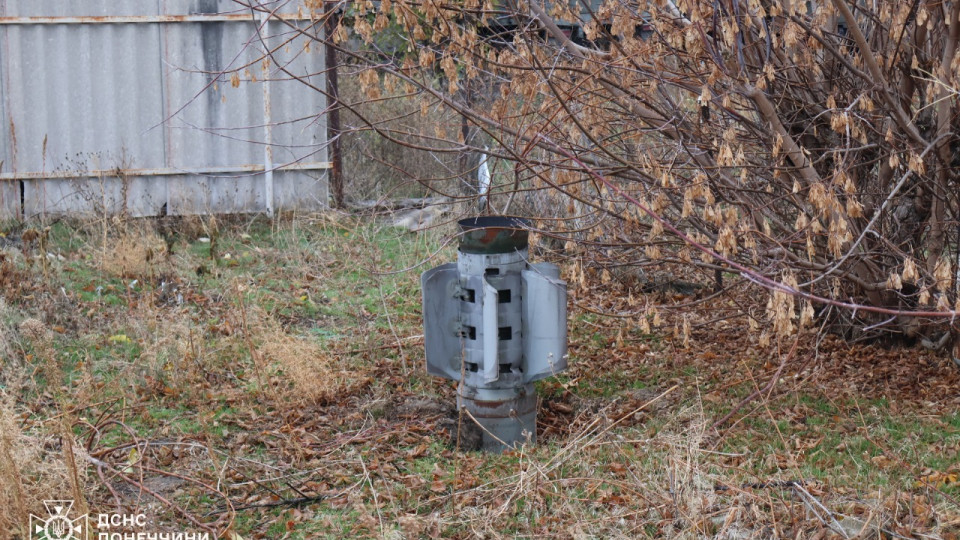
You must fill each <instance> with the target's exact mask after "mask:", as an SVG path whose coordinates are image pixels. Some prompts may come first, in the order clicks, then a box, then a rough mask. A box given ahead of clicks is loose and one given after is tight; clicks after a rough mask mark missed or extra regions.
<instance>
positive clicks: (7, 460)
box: [0, 308, 86, 538]
mask: <svg viewBox="0 0 960 540" xmlns="http://www.w3.org/2000/svg"><path fill="white" fill-rule="evenodd" d="M4 309H5V308H4ZM7 316H8V314H7V313H2V312H0V318H2V319H3V320H4V321H7V320H8V318H7ZM3 337H4V338H5V339H10V338H11V337H12V336H10V335H9V334H7V333H6V331H5V335H4V336H3ZM19 339H21V340H22V341H23V342H24V343H26V344H28V345H29V347H31V349H32V351H33V356H32V363H33V364H34V365H33V368H34V369H35V370H36V371H37V372H39V373H42V374H43V376H44V377H45V378H47V380H48V381H59V380H60V379H61V378H62V371H61V369H60V366H59V365H57V363H56V355H55V353H54V349H53V338H52V335H51V331H50V330H49V329H48V328H47V327H46V325H44V324H43V323H42V322H40V321H39V320H37V319H33V318H28V319H25V320H24V321H23V322H21V323H20V325H19ZM4 368H5V369H4V372H5V377H4V383H5V384H4V385H3V386H2V387H0V538H5V537H6V536H4V535H6V534H13V531H18V530H21V528H22V527H25V526H26V524H27V523H29V514H31V513H34V514H37V515H44V512H45V509H44V506H43V501H44V500H50V499H62V498H72V499H74V501H75V502H76V505H77V506H76V508H77V509H79V510H81V513H82V512H85V511H86V510H85V509H86V502H85V497H84V491H85V488H86V486H85V484H86V472H85V471H86V468H85V466H84V464H85V456H84V455H83V450H82V445H78V444H77V443H76V442H75V441H74V440H73V434H72V433H71V432H70V428H69V420H68V418H67V417H68V416H69V415H68V414H66V413H65V412H64V410H63V407H57V408H58V409H59V410H60V414H59V415H57V416H56V417H52V418H50V419H49V420H48V422H52V423H53V426H52V429H46V428H48V427H50V426H43V425H30V426H28V427H23V426H24V425H25V424H24V422H23V415H22V414H21V413H20V411H19V409H18V403H17V400H16V397H15V396H17V395H20V394H21V393H22V392H23V391H24V390H25V388H27V386H28V385H30V384H32V381H31V380H30V377H29V374H28V373H27V369H25V367H24V366H19V365H16V364H12V363H11V362H5V366H4ZM50 388H51V390H52V391H53V392H54V393H55V394H56V395H60V391H59V390H58V388H59V385H58V384H53V385H50ZM21 534H23V531H21ZM25 536H26V535H24V537H25Z"/></svg>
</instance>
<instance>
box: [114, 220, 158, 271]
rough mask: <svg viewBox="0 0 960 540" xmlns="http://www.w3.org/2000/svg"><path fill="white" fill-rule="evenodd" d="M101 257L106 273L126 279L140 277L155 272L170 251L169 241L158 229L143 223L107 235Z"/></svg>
mask: <svg viewBox="0 0 960 540" xmlns="http://www.w3.org/2000/svg"><path fill="white" fill-rule="evenodd" d="M101 249H102V252H101V257H100V264H101V268H102V269H103V271H104V272H106V273H108V274H111V275H114V276H117V277H122V278H137V277H140V276H144V275H147V274H149V273H150V272H151V270H152V268H153V266H154V265H155V264H156V262H157V261H158V260H160V259H162V258H163V256H164V254H165V253H166V249H167V246H166V243H165V242H164V241H163V238H161V237H160V235H158V234H157V233H156V232H153V231H152V230H149V229H147V228H145V227H143V226H139V227H133V228H131V229H130V230H127V231H123V232H121V233H119V235H118V236H117V237H115V238H106V239H105V241H104V245H103V246H102V248H101Z"/></svg>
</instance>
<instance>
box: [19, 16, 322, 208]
mask: <svg viewBox="0 0 960 540" xmlns="http://www.w3.org/2000/svg"><path fill="white" fill-rule="evenodd" d="M276 5H281V4H276ZM300 6H301V2H299V1H291V2H283V3H282V9H280V10H278V12H279V13H285V14H286V16H288V17H294V18H296V17H297V15H298V14H301V13H302V11H305V10H302V9H301V7H300ZM252 16H253V15H252V14H251V13H250V11H249V10H244V9H243V8H242V6H241V5H239V4H237V3H235V2H233V1H232V0H84V1H83V2H68V1H42V2H37V1H34V0H0V17H6V18H8V19H7V21H5V22H4V21H0V89H2V91H3V96H2V97H0V115H2V116H0V119H2V121H3V124H4V126H3V129H0V161H2V162H4V163H3V165H2V166H0V218H4V217H16V216H18V215H20V213H21V209H20V208H19V204H20V182H22V184H23V198H24V208H23V209H22V211H23V215H25V216H27V217H31V216H33V215H36V214H43V213H63V212H66V213H84V212H96V213H100V212H103V211H108V212H111V211H112V212H116V211H120V210H124V211H126V212H128V213H130V214H131V215H152V214H157V213H161V212H167V213H172V214H178V213H197V212H254V211H264V210H266V209H268V207H269V206H270V205H268V204H267V199H266V193H267V191H266V186H265V181H266V178H267V177H268V176H272V178H273V184H274V188H273V189H274V196H273V201H274V204H273V206H275V207H276V208H277V209H292V208H303V209H318V208H322V207H325V206H326V204H327V186H326V171H325V169H326V168H327V167H328V166H329V165H328V164H327V163H326V159H327V157H326V135H325V134H326V122H325V117H321V118H319V119H318V118H317V117H316V116H317V115H322V114H323V112H324V110H325V107H326V100H325V98H324V96H323V95H322V93H319V92H317V91H315V90H313V89H310V88H308V87H307V86H305V85H303V84H301V83H300V82H298V81H292V80H282V79H288V77H287V75H285V74H283V73H281V71H280V70H279V69H277V66H276V65H275V64H271V65H270V71H269V78H270V83H269V84H267V85H265V84H264V78H265V77H264V72H263V71H262V64H261V62H260V61H259V59H260V57H261V55H262V51H263V49H262V46H263V45H262V44H261V42H260V40H259V39H258V38H257V35H256V29H257V25H259V24H260V23H262V21H254V20H252V19H251V17H252ZM26 17H42V18H44V19H43V20H42V21H40V20H35V19H24V18H26ZM64 17H68V18H70V17H72V19H62V18H64ZM86 17H104V18H106V19H109V20H103V19H87V18H86ZM118 17H129V20H128V19H118ZM60 21H64V22H60ZM291 24H304V25H306V24H309V22H308V21H300V22H294V23H291ZM274 33H286V34H290V29H289V27H288V26H287V23H286V22H281V21H271V22H269V23H268V24H267V25H266V31H265V32H264V34H265V35H267V36H270V35H272V34H274ZM293 37H294V36H293V35H287V36H272V37H268V38H267V43H268V45H271V46H272V44H273V43H274V41H277V42H280V41H279V40H286V39H288V38H293ZM306 41H307V40H306V39H305V38H303V37H296V38H294V39H293V41H291V43H290V44H288V45H287V46H286V47H281V49H280V50H279V51H277V52H276V54H275V55H274V60H275V61H276V62H279V63H280V64H281V65H285V66H287V65H288V66H289V69H290V70H291V71H294V72H296V73H298V74H304V75H309V76H310V79H311V82H312V83H313V84H315V85H317V87H318V88H323V87H324V84H325V82H324V76H323V69H324V65H323V60H324V57H323V52H322V47H320V46H319V45H318V44H316V43H311V45H310V47H309V51H305V50H304V43H305V42H306ZM243 66H248V67H246V68H245V69H241V73H240V75H241V76H240V82H239V85H238V86H237V87H234V86H233V85H232V84H231V79H230V76H229V74H227V75H221V74H220V73H221V72H222V71H230V70H232V69H234V68H238V67H243ZM265 86H266V87H267V88H268V89H269V104H270V107H269V108H267V107H265V99H264V94H265ZM268 114H269V120H268V116H267V115H268ZM11 125H12V128H11ZM268 126H269V127H268ZM11 129H12V130H13V133H11ZM13 134H15V143H14V139H13ZM45 137H46V146H45V148H44V138H45ZM270 140H272V142H273V144H272V145H271V148H272V150H273V152H272V154H273V156H274V157H273V160H272V161H270V160H268V159H267V157H268V156H267V153H266V152H265V148H266V145H267V142H268V141H270ZM270 163H272V164H273V167H269V168H270V169H271V170H272V173H271V174H266V173H265V172H264V170H266V169H267V168H268V166H269V164H270ZM297 164H300V165H297ZM291 165H293V166H292V167H291ZM274 167H276V169H274ZM281 167H286V169H285V170H281V169H280V168H281ZM298 168H303V169H306V170H288V169H298ZM117 169H120V170H122V171H124V173H123V174H119V175H118V174H114V173H113V171H115V170H117ZM90 171H97V173H96V174H93V173H91V172H90ZM180 173H183V174H180ZM50 177H52V178H50Z"/></svg>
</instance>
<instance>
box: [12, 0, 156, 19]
mask: <svg viewBox="0 0 960 540" xmlns="http://www.w3.org/2000/svg"><path fill="white" fill-rule="evenodd" d="M156 14H157V0H77V1H70V0H6V1H5V2H3V3H0V16H4V17H54V16H55V17H106V16H116V15H156Z"/></svg>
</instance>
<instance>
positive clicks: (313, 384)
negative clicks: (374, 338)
mask: <svg viewBox="0 0 960 540" xmlns="http://www.w3.org/2000/svg"><path fill="white" fill-rule="evenodd" d="M244 309H245V310H247V313H246V317H247V319H248V325H247V328H246V330H245V333H248V334H249V338H250V341H251V342H252V343H253V344H254V346H255V348H256V352H255V355H254V356H255V358H254V361H255V362H256V363H258V364H259V365H260V368H259V369H261V370H262V371H263V372H266V373H271V372H275V373H276V374H277V375H278V377H279V379H280V381H281V384H279V385H278V386H279V390H278V395H276V396H274V397H276V398H278V399H279V401H280V402H283V403H309V404H322V403H330V402H333V401H335V400H336V399H337V398H338V397H340V396H343V395H345V394H348V393H351V392H353V391H355V390H356V389H358V388H359V387H360V386H363V385H364V384H366V383H367V382H368V378H367V376H366V374H365V373H364V371H362V370H359V369H352V368H350V367H347V366H345V365H344V364H343V362H341V361H340V359H338V358H337V357H336V356H334V355H333V354H331V353H330V352H328V351H326V350H324V348H323V347H322V346H320V345H319V344H318V343H317V342H316V341H313V340H312V339H310V338H309V337H304V336H298V335H294V334H290V333H288V332H287V331H285V330H284V329H283V328H282V327H281V326H280V324H279V323H278V322H277V321H276V320H275V319H273V318H272V317H270V315H269V314H267V313H265V312H264V311H263V310H261V309H260V308H256V307H254V308H244Z"/></svg>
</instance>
